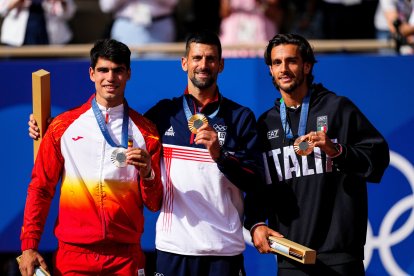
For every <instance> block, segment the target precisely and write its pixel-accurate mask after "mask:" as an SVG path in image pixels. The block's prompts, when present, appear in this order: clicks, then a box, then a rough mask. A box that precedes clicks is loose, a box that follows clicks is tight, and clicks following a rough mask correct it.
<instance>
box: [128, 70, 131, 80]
mask: <svg viewBox="0 0 414 276" xmlns="http://www.w3.org/2000/svg"><path fill="white" fill-rule="evenodd" d="M130 79H131V68H129V69H128V80H130Z"/></svg>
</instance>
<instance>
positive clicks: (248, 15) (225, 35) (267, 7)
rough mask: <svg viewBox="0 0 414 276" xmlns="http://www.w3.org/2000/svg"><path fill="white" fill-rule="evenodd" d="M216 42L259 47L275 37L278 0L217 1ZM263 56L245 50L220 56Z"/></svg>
mask: <svg viewBox="0 0 414 276" xmlns="http://www.w3.org/2000/svg"><path fill="white" fill-rule="evenodd" d="M220 16H221V18H222V21H221V26H220V40H221V43H222V44H223V46H225V45H229V44H239V43H241V44H243V43H261V42H267V41H268V40H269V38H271V37H273V36H274V35H275V34H277V33H278V26H279V25H280V23H281V22H282V16H283V12H282V9H281V8H280V0H221V4H220ZM258 54H259V55H260V56H262V55H263V50H262V49H261V50H260V53H256V51H249V50H230V51H229V50H224V51H223V56H225V57H229V56H237V57H246V56H256V55H258Z"/></svg>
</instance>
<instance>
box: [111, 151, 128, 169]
mask: <svg viewBox="0 0 414 276" xmlns="http://www.w3.org/2000/svg"><path fill="white" fill-rule="evenodd" d="M126 159H127V158H126V149H124V148H116V149H115V150H114V151H113V152H112V155H111V161H112V163H114V164H115V166H117V167H118V168H123V167H126V166H127V163H126Z"/></svg>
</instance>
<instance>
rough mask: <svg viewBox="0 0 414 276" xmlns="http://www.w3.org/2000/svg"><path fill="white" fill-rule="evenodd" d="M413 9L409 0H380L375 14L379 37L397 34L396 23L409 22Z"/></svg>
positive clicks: (390, 36) (389, 36)
mask: <svg viewBox="0 0 414 276" xmlns="http://www.w3.org/2000/svg"><path fill="white" fill-rule="evenodd" d="M412 10H413V4H412V2H411V1H409V0H380V1H379V4H378V7H377V11H376V14H375V28H376V30H377V35H376V36H377V38H378V39H390V38H392V37H393V35H394V34H396V31H397V30H396V28H395V25H394V24H395V23H398V22H397V20H399V22H401V24H407V23H408V21H409V19H410V16H411V13H412Z"/></svg>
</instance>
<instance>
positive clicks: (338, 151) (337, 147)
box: [328, 143, 342, 159]
mask: <svg viewBox="0 0 414 276" xmlns="http://www.w3.org/2000/svg"><path fill="white" fill-rule="evenodd" d="M334 147H335V150H336V153H335V154H332V155H328V157H329V158H331V159H332V158H336V157H338V156H339V155H341V154H342V146H341V144H338V143H336V144H334Z"/></svg>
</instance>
